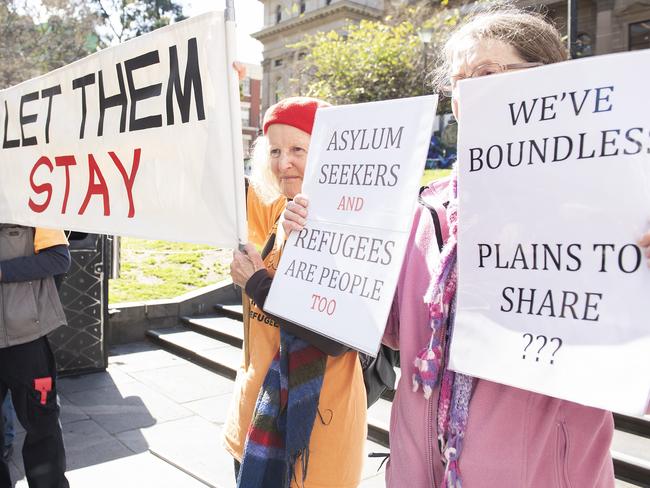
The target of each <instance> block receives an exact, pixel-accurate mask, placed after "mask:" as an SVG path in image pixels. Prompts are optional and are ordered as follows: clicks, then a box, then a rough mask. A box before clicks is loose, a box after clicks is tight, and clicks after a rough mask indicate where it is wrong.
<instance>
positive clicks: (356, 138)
mask: <svg viewBox="0 0 650 488" xmlns="http://www.w3.org/2000/svg"><path fill="white" fill-rule="evenodd" d="M436 103H437V98H436V97H434V96H428V97H418V98H407V99H401V100H389V101H383V102H373V103H365V104H359V105H348V106H341V107H331V108H326V109H319V110H318V112H317V114H316V121H315V123H314V130H313V133H312V137H311V144H310V146H309V154H308V160H307V167H306V171H305V178H304V183H303V192H304V193H306V194H307V195H308V196H309V198H310V205H309V217H308V221H307V224H306V226H305V228H304V229H303V230H302V231H301V232H300V233H297V232H294V233H293V234H292V235H291V236H289V239H288V241H287V243H286V245H285V247H284V253H283V255H282V259H281V261H280V265H279V266H278V270H277V271H276V273H275V277H274V279H273V285H272V287H271V291H270V293H269V296H268V298H267V300H266V303H265V307H264V309H265V310H266V311H267V312H270V313H272V314H274V315H277V316H279V317H282V318H284V319H287V320H290V321H292V322H295V323H298V324H300V325H302V326H304V327H306V328H308V329H311V330H313V331H316V332H318V333H320V334H322V335H325V336H328V337H331V338H333V339H336V340H337V341H339V342H341V343H343V344H347V345H348V346H351V347H353V348H355V349H358V350H359V351H363V352H366V353H368V354H371V355H375V354H377V350H378V349H379V344H380V341H381V337H382V334H383V331H384V327H385V325H386V319H387V317H388V313H389V311H390V306H391V303H392V301H393V295H394V293H395V287H396V284H397V278H398V276H399V272H400V267H401V263H402V260H403V256H404V249H405V246H406V242H407V240H408V235H409V232H410V229H411V223H412V218H413V208H414V205H415V202H416V198H417V190H418V186H419V182H420V178H421V177H422V171H423V169H424V162H425V159H426V153H427V150H428V147H429V140H430V138H431V130H432V127H433V118H434V115H435V111H436Z"/></svg>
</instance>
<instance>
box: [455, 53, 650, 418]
mask: <svg viewBox="0 0 650 488" xmlns="http://www.w3.org/2000/svg"><path fill="white" fill-rule="evenodd" d="M649 78H650V51H641V52H636V53H625V54H616V55H609V56H599V57H595V58H588V59H583V60H578V61H570V62H566V63H560V64H556V65H551V66H546V67H541V68H535V69H531V70H524V71H518V72H512V73H507V74H503V75H498V76H493V77H486V78H484V79H483V78H481V79H476V80H467V81H464V82H462V83H461V84H460V87H459V89H460V92H459V100H460V103H461V105H460V113H461V116H460V126H459V145H458V155H459V197H460V201H459V203H460V208H459V235H458V243H459V247H458V264H459V278H458V283H459V290H458V308H457V316H456V324H455V328H454V332H453V338H452V342H451V356H450V367H451V369H453V370H454V371H458V372H462V373H465V374H469V375H472V376H476V377H479V378H483V379H488V380H491V381H495V382H499V383H503V384H506V385H510V386H514V387H518V388H522V389H526V390H530V391H534V392H537V393H542V394H546V395H550V396H553V397H557V398H562V399H566V400H570V401H574V402H577V403H581V404H584V405H589V406H594V407H600V408H604V409H608V410H612V411H617V412H623V413H628V414H641V413H643V412H644V411H645V409H646V406H647V405H648V399H649V397H650V268H648V266H647V265H646V259H645V258H644V256H643V255H642V251H641V249H640V248H639V247H638V246H637V244H636V243H637V241H638V239H639V238H640V237H641V236H642V235H643V234H644V233H645V232H647V231H648V230H650V90H649V89H648V79H649Z"/></svg>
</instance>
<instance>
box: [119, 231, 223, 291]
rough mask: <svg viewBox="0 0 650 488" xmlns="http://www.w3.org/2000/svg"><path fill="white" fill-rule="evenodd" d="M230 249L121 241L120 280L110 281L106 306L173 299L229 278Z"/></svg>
mask: <svg viewBox="0 0 650 488" xmlns="http://www.w3.org/2000/svg"><path fill="white" fill-rule="evenodd" d="M231 257H232V251H231V250H230V249H218V248H215V247H210V246H203V245H198V244H185V243H179V242H165V241H148V240H144V239H132V238H128V237H125V238H122V239H121V271H120V277H119V279H115V280H110V284H109V303H119V302H134V301H142V300H154V299H158V298H173V297H176V296H178V295H182V294H183V293H186V292H188V291H190V290H193V289H195V288H199V287H201V286H206V285H210V284H212V283H216V282H217V281H220V280H222V279H224V278H226V277H227V276H228V272H229V269H228V265H229V264H230V259H231Z"/></svg>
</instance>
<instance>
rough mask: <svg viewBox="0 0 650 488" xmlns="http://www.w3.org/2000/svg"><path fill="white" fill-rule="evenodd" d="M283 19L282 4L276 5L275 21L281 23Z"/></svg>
mask: <svg viewBox="0 0 650 488" xmlns="http://www.w3.org/2000/svg"><path fill="white" fill-rule="evenodd" d="M281 20H282V5H278V6H277V7H275V23H276V24H279V23H280V21H281Z"/></svg>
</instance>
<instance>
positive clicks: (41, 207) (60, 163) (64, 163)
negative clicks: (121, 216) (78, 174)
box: [29, 148, 141, 218]
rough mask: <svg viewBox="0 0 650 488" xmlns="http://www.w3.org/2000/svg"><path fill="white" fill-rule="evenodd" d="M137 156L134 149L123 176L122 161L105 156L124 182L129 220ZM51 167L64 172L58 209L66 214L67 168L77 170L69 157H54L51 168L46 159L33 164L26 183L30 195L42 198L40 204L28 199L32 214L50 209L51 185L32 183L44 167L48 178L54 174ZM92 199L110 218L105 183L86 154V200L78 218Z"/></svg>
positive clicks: (113, 154) (111, 156) (94, 163)
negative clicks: (48, 174)
mask: <svg viewBox="0 0 650 488" xmlns="http://www.w3.org/2000/svg"><path fill="white" fill-rule="evenodd" d="M140 152H141V149H140V148H137V149H135V150H134V151H133V164H132V165H131V172H130V173H127V171H126V169H125V168H124V165H123V164H122V161H120V158H118V157H117V154H115V153H114V152H113V151H109V152H108V155H109V156H110V158H111V160H112V161H113V163H114V165H115V167H116V168H117V170H118V171H119V172H120V175H121V176H122V180H123V181H124V188H125V189H126V194H127V197H128V199H129V213H128V217H129V218H133V217H134V216H135V205H134V204H133V184H134V183H135V177H136V175H137V174H138V168H139V166H140ZM55 166H56V167H59V168H63V169H64V171H65V189H64V193H63V203H62V205H61V213H62V214H66V213H67V210H68V196H69V195H70V168H71V167H74V166H77V160H76V159H75V157H74V156H72V155H66V156H55V158H54V165H53V164H52V161H51V160H50V158H48V157H47V156H41V157H40V158H39V160H38V161H36V164H35V165H34V167H33V168H32V171H31V173H30V175H29V183H30V185H31V187H32V191H33V192H34V193H36V195H41V194H43V193H45V194H46V195H45V200H44V201H43V203H37V202H36V201H34V200H33V199H32V197H30V198H29V208H31V209H32V211H34V212H36V213H42V212H44V211H45V210H47V208H48V207H49V205H50V200H52V194H53V192H54V188H53V187H52V184H51V183H36V182H35V181H34V179H35V175H36V172H37V171H38V169H39V168H41V167H45V168H47V169H48V170H49V171H50V174H51V173H53V172H54V168H55ZM95 195H98V196H101V197H102V201H103V204H104V215H105V216H110V215H111V206H110V198H109V193H108V186H107V185H106V180H105V179H104V175H103V174H102V172H101V170H100V169H99V165H98V164H97V161H96V160H95V156H93V155H92V154H88V187H87V189H86V196H85V198H84V201H83V203H82V204H81V207H80V208H79V211H78V214H79V215H83V214H84V213H85V211H86V209H87V208H88V204H89V203H90V199H91V198H92V197H93V196H95Z"/></svg>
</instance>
